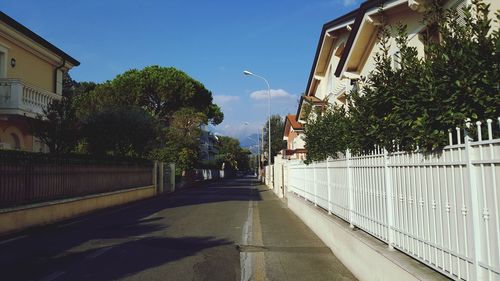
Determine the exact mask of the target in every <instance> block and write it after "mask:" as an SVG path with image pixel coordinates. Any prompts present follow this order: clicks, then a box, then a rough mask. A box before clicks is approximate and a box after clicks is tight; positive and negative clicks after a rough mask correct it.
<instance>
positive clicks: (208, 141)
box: [200, 126, 219, 163]
mask: <svg viewBox="0 0 500 281" xmlns="http://www.w3.org/2000/svg"><path fill="white" fill-rule="evenodd" d="M206 127H207V126H201V135H200V161H201V162H206V163H210V162H212V161H214V160H215V156H216V155H217V154H219V149H218V148H217V141H218V140H217V136H216V135H214V134H213V133H212V132H210V131H208V130H207V128H206Z"/></svg>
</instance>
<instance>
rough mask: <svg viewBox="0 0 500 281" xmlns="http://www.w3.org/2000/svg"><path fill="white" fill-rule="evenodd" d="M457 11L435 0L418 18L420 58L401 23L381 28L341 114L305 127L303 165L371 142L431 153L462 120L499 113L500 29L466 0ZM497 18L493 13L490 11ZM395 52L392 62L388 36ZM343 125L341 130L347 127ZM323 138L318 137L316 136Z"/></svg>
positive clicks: (482, 8)
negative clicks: (369, 67)
mask: <svg viewBox="0 0 500 281" xmlns="http://www.w3.org/2000/svg"><path fill="white" fill-rule="evenodd" d="M472 2H473V4H472V6H471V7H468V8H466V9H465V10H464V13H465V19H464V22H465V23H463V22H462V21H461V20H460V17H458V15H457V12H456V11H447V10H443V9H442V7H441V6H440V5H439V1H436V2H434V5H433V6H432V8H431V9H430V10H429V12H428V13H427V14H426V16H425V18H424V22H425V24H427V30H428V31H429V32H428V34H424V36H422V39H423V41H424V42H425V57H424V58H422V57H421V56H419V54H418V52H417V49H416V48H415V47H411V46H408V44H407V42H408V38H407V32H406V27H405V26H396V27H390V26H383V28H382V29H381V31H380V33H379V40H378V42H379V45H380V50H379V52H378V53H377V54H376V56H375V63H376V65H375V69H374V71H373V72H372V73H371V74H370V75H369V77H367V78H365V79H364V80H363V81H360V83H361V88H360V90H355V91H353V92H351V95H350V97H349V103H348V105H349V107H348V108H349V109H348V114H347V115H346V114H345V112H344V110H343V109H342V108H333V109H330V110H329V111H328V112H327V113H326V114H324V115H323V116H319V117H318V118H317V119H316V120H315V121H312V122H310V123H309V124H308V125H307V126H306V140H307V149H308V159H307V161H308V162H309V163H310V162H311V161H315V160H323V159H325V158H326V157H327V156H332V157H334V156H335V155H336V154H337V153H341V152H344V151H345V149H350V150H351V151H353V152H355V153H361V152H366V151H367V150H370V149H373V147H374V145H378V146H380V147H383V148H385V149H387V150H388V151H389V152H391V151H394V150H395V149H396V147H398V146H399V148H400V149H402V150H406V151H414V150H415V149H417V148H419V149H420V150H421V151H423V152H426V153H430V152H436V151H439V150H441V149H442V148H443V147H444V146H445V145H447V144H448V137H447V136H448V130H449V129H452V128H455V127H457V126H463V124H464V122H465V120H466V119H467V118H471V119H472V121H475V120H485V119H488V118H491V119H496V118H497V116H498V114H499V113H498V109H499V108H500V103H499V102H500V52H499V47H500V30H499V24H496V26H495V29H492V25H491V19H489V18H488V15H489V5H486V4H484V3H483V2H482V1H480V0H473V1H472ZM496 16H497V21H498V20H499V18H500V14H499V12H498V11H497V14H496ZM391 37H392V38H394V39H395V43H396V47H397V49H398V50H399V53H398V57H397V61H396V65H395V64H394V61H393V59H394V57H393V56H392V54H390V53H389V50H390V47H391V45H390V42H391V40H390V38H391ZM346 128H347V130H346ZM323 134H324V136H323Z"/></svg>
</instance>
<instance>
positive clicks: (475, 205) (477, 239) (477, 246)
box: [465, 122, 484, 280]
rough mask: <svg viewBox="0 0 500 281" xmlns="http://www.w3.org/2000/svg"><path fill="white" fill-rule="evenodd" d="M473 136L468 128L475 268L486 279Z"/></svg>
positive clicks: (480, 276)
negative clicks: (483, 266) (481, 258)
mask: <svg viewBox="0 0 500 281" xmlns="http://www.w3.org/2000/svg"><path fill="white" fill-rule="evenodd" d="M469 126H470V123H469V122H467V128H469ZM471 141H472V138H471V137H470V136H469V134H468V132H467V129H466V130H465V159H466V165H467V166H466V169H467V173H468V178H469V188H470V191H471V216H472V237H473V240H472V241H473V243H472V245H473V248H474V268H475V271H476V276H475V277H476V279H475V280H484V279H483V278H482V274H481V267H480V266H479V260H480V257H481V236H480V233H481V221H480V219H481V215H480V214H481V212H480V210H479V209H480V208H479V190H478V189H479V186H478V185H477V180H476V174H475V173H474V165H473V164H472V156H473V151H472V149H471V145H470V143H471Z"/></svg>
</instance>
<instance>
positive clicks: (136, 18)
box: [0, 0, 360, 138]
mask: <svg viewBox="0 0 500 281" xmlns="http://www.w3.org/2000/svg"><path fill="white" fill-rule="evenodd" d="M359 2H360V0H311V1H305V0H302V1H297V0H289V1H284V0H283V1H261V0H255V1H238V0H232V1H230V0H220V1H218V0H213V1H187V0H168V1H160V0H136V1H129V0H85V1H83V0H82V1H67V0H50V1H40V0H5V1H2V3H1V4H0V7H1V9H2V11H3V12H5V13H7V14H8V15H10V16H11V17H13V18H14V19H16V20H17V21H19V22H21V23H22V24H24V25H25V26H27V27H28V28H30V29H31V30H33V31H34V32H36V33H38V34H39V35H41V36H42V37H44V38H45V39H47V40H48V41H50V42H51V43H53V44H54V45H56V46H58V47H59V48H61V49H63V50H64V51H66V52H67V53H69V54H70V55H72V56H73V57H75V58H76V59H78V60H79V61H80V62H81V65H80V66H79V67H76V68H74V69H73V70H72V71H71V75H72V77H73V78H74V79H75V80H77V81H94V82H102V81H106V80H110V79H113V78H114V77H115V76H116V75H117V74H120V73H122V72H124V71H126V70H128V69H131V68H143V67H145V66H147V65H153V64H156V65H162V66H174V67H176V68H179V69H181V70H183V71H185V72H186V73H188V74H189V75H190V76H192V77H193V78H195V79H197V80H199V81H200V82H202V83H203V84H204V85H205V86H206V87H207V88H208V89H209V90H211V91H212V93H213V95H214V98H215V101H216V102H217V103H218V104H219V105H220V106H221V107H222V109H223V111H224V114H225V120H224V122H223V123H222V124H221V125H219V126H217V127H215V128H212V130H213V131H215V132H218V133H221V134H226V135H230V136H234V137H239V138H241V137H244V136H246V135H250V134H252V133H255V132H257V131H258V130H259V129H260V128H261V127H262V126H263V124H264V122H265V120H266V118H267V98H266V97H267V96H266V93H267V92H263V90H265V89H266V86H265V83H264V82H263V81H262V80H260V79H258V78H255V77H249V76H244V75H243V70H250V71H252V72H254V73H256V74H259V75H262V76H264V77H266V78H267V79H268V80H269V83H270V84H271V88H272V89H273V91H272V93H273V99H272V112H273V113H278V114H280V115H282V116H283V115H285V114H287V113H295V112H296V110H297V101H298V99H299V95H300V94H301V93H302V92H303V91H304V90H305V87H306V85H307V79H308V76H309V72H310V69H311V65H312V61H313V58H314V54H315V50H316V45H317V42H318V38H319V34H320V32H321V28H322V25H323V24H324V23H326V22H327V21H330V20H332V19H334V18H336V17H338V16H340V15H342V14H345V13H347V12H349V11H351V10H353V9H355V8H356V7H357V6H358V5H359ZM245 123H247V125H245Z"/></svg>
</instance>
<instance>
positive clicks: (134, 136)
mask: <svg viewBox="0 0 500 281" xmlns="http://www.w3.org/2000/svg"><path fill="white" fill-rule="evenodd" d="M81 126H82V136H83V138H84V139H85V143H86V144H87V151H88V152H89V153H91V154H96V155H104V154H108V155H122V156H134V157H139V156H143V155H145V153H146V152H147V151H148V149H150V147H151V146H152V145H153V141H154V140H155V139H156V134H157V129H156V123H155V121H154V119H153V118H152V117H151V116H150V115H149V114H148V113H147V112H145V111H144V110H143V109H140V108H130V107H129V108H127V107H111V108H107V109H104V110H101V111H98V112H95V113H92V114H89V115H88V116H86V117H85V119H84V120H82V125H81Z"/></svg>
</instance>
